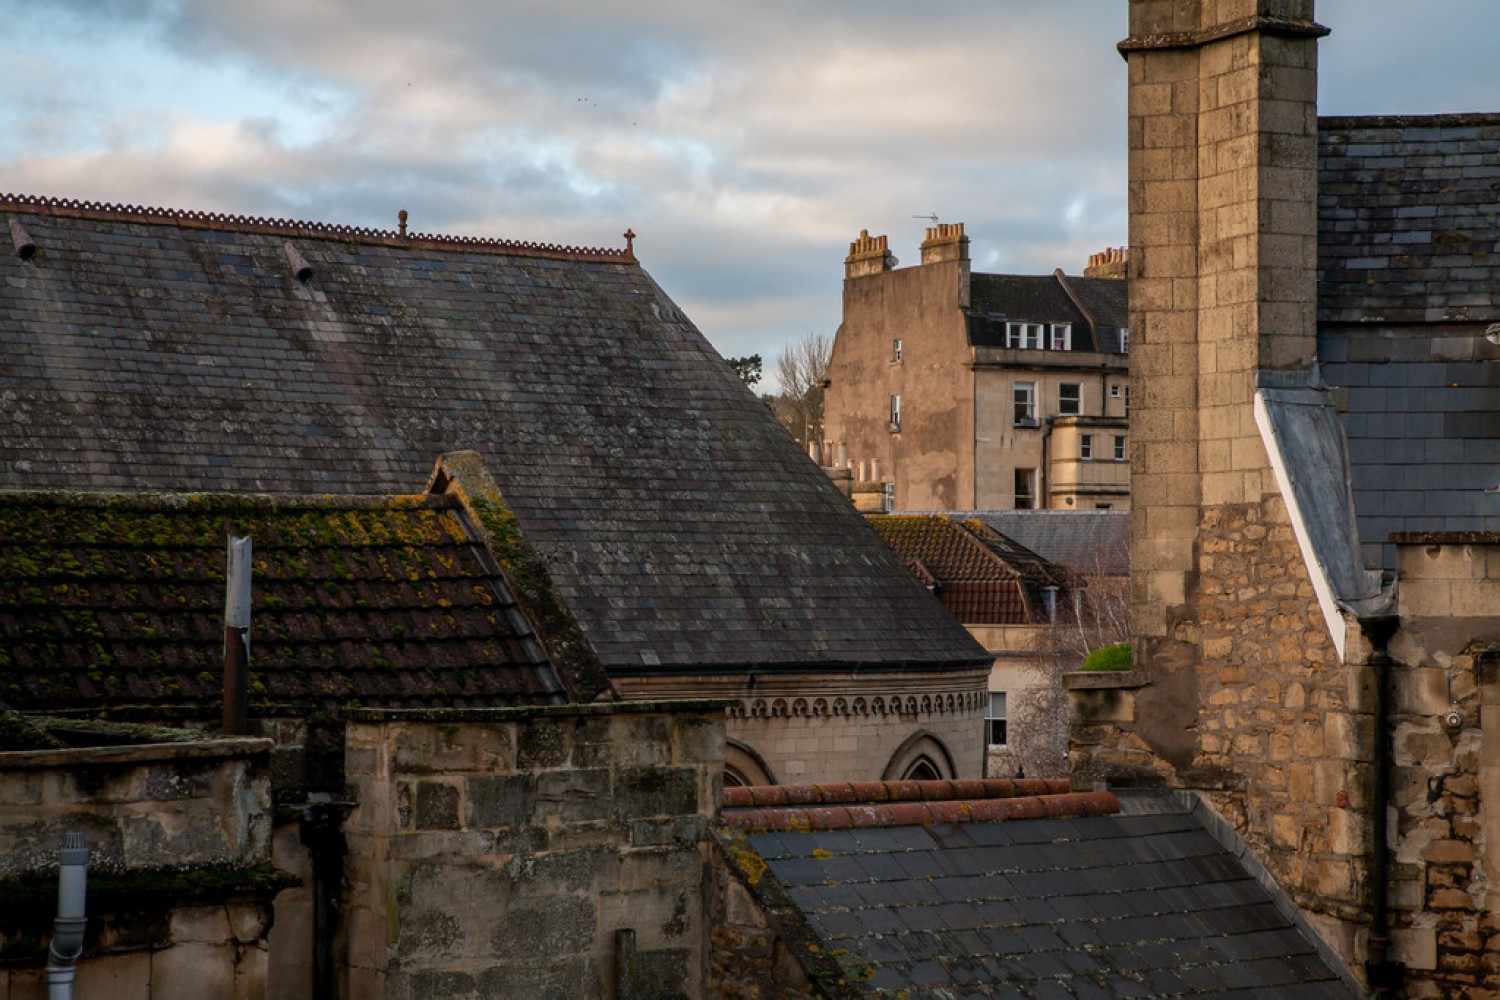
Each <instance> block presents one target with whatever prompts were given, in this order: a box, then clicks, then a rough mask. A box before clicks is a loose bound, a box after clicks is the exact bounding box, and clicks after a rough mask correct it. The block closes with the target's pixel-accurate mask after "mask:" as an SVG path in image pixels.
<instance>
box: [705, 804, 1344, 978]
mask: <svg viewBox="0 0 1500 1000" xmlns="http://www.w3.org/2000/svg"><path fill="white" fill-rule="evenodd" d="M1115 794H1116V795H1118V796H1119V801H1120V805H1121V810H1120V812H1119V813H1118V814H1116V815H1087V814H1085V812H1084V811H1083V810H1069V809H1067V808H1062V809H1060V810H1059V811H1058V813H1057V814H1054V815H1057V816H1058V818H1034V819H1010V820H1005V821H1001V822H937V823H930V824H928V825H920V824H902V825H894V826H853V827H851V826H845V827H844V828H840V829H829V830H807V829H800V830H782V831H777V832H751V833H748V834H745V835H743V836H742V839H740V840H738V841H734V842H732V844H731V850H730V854H731V857H735V858H736V860H737V861H738V863H739V866H740V868H741V870H742V871H744V870H747V869H748V870H750V871H755V870H757V866H756V865H755V864H754V863H753V862H751V863H748V864H747V862H746V861H745V859H744V857H743V855H736V853H735V852H736V849H738V850H740V851H743V850H745V849H746V848H748V850H749V851H751V852H753V853H754V855H755V856H757V857H759V858H760V859H762V860H763V861H764V863H765V865H766V868H765V874H764V875H762V876H761V877H760V879H759V880H758V881H757V882H756V883H755V884H753V885H752V886H751V890H752V892H754V893H755V894H756V895H757V897H758V898H759V899H761V900H762V901H763V904H764V905H767V908H768V911H769V912H771V913H773V914H774V919H776V920H778V921H779V923H780V927H779V929H780V930H781V932H782V934H783V937H784V938H791V939H794V940H798V941H800V940H801V936H802V935H806V936H807V938H808V943H806V944H802V946H801V947H800V948H794V949H792V950H793V951H797V952H807V953H809V954H811V955H812V956H814V957H815V958H814V960H813V963H812V964H815V962H816V960H818V959H821V960H825V961H826V960H828V959H831V960H832V961H833V962H834V963H836V970H835V975H837V976H839V977H841V978H842V979H843V981H844V984H845V985H844V987H843V988H842V989H840V990H838V991H830V992H831V993H832V994H833V995H844V996H866V995H877V996H906V997H912V998H918V997H929V998H936V997H945V998H979V997H992V996H1021V997H1075V996H1076V997H1144V996H1151V997H1158V996H1243V997H1247V998H1249V997H1257V998H1260V997H1355V996H1358V995H1359V994H1358V992H1357V991H1356V989H1355V988H1354V987H1353V984H1352V982H1351V981H1350V980H1348V979H1347V978H1346V977H1347V975H1348V974H1347V972H1346V971H1345V970H1343V969H1342V967H1341V966H1339V964H1338V963H1337V961H1336V960H1335V959H1334V958H1333V957H1332V955H1331V953H1330V952H1328V951H1327V949H1326V947H1324V946H1322V945H1321V943H1320V942H1318V941H1317V939H1316V937H1315V936H1314V935H1313V934H1312V932H1311V930H1310V929H1309V928H1308V927H1307V925H1306V923H1305V922H1304V921H1303V920H1302V919H1301V917H1300V916H1298V915H1297V912H1296V908H1295V906H1294V905H1293V904H1292V903H1291V902H1290V901H1289V900H1288V899H1287V898H1286V897H1285V896H1284V895H1281V894H1280V892H1279V891H1278V890H1276V889H1275V888H1274V882H1272V880H1271V879H1270V877H1269V875H1266V874H1265V873H1264V872H1263V871H1262V870H1252V869H1251V868H1248V867H1247V865H1255V862H1254V860H1253V858H1250V857H1247V856H1246V854H1247V852H1244V848H1243V845H1242V844H1235V843H1231V842H1229V840H1227V839H1226V838H1233V833H1232V832H1230V831H1229V830H1228V828H1227V826H1224V825H1223V824H1222V822H1221V821H1218V820H1217V818H1216V817H1213V816H1212V815H1211V814H1206V813H1205V810H1206V807H1203V806H1202V805H1201V804H1195V803H1194V800H1192V799H1191V798H1190V797H1189V795H1188V794H1187V793H1181V792H1178V793H1172V792H1151V791H1133V790H1132V791H1118V792H1116V793H1115ZM1046 798H1047V796H1043V800H1045V799H1046ZM1034 815H1035V814H1034ZM726 817H728V813H727V812H726ZM1242 852H1244V853H1242ZM778 904H779V905H778ZM804 963H805V964H808V963H809V960H808V959H804ZM823 981H827V974H826V973H825V976H824V979H823Z"/></svg>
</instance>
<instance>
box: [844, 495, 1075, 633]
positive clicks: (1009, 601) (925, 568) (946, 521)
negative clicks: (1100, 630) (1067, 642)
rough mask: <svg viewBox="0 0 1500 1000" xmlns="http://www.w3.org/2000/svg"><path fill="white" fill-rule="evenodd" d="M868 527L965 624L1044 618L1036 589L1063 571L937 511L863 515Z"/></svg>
mask: <svg viewBox="0 0 1500 1000" xmlns="http://www.w3.org/2000/svg"><path fill="white" fill-rule="evenodd" d="M866 519H867V520H868V521H869V523H870V526H871V527H872V528H874V529H875V533H876V534H877V535H879V536H880V537H881V538H882V539H883V540H884V541H885V543H886V544H887V545H889V546H890V547H891V548H892V549H894V550H895V551H896V554H897V555H899V556H900V557H901V561H902V562H904V563H906V565H907V566H908V567H909V568H910V569H911V570H912V571H913V572H914V573H916V575H917V578H918V579H919V580H921V581H922V582H923V583H924V584H925V585H926V586H928V587H929V588H931V589H932V591H933V594H934V596H936V597H937V599H938V600H939V601H941V602H942V604H943V607H945V608H947V609H948V612H949V614H951V615H953V617H954V618H956V619H958V620H959V621H960V622H963V623H964V624H965V625H997V624H1014V625H1019V624H1028V623H1032V622H1045V621H1046V620H1047V618H1046V612H1045V610H1044V606H1043V603H1042V593H1041V591H1042V588H1043V587H1047V586H1054V587H1059V588H1061V587H1062V586H1064V585H1065V583H1066V580H1065V574H1063V573H1062V572H1060V571H1059V570H1057V569H1055V568H1054V567H1052V566H1049V565H1048V563H1047V561H1046V560H1044V559H1042V558H1041V557H1040V556H1038V555H1037V554H1036V553H1034V552H1031V551H1028V550H1027V549H1025V548H1024V547H1022V546H1020V545H1017V544H1016V543H1015V542H1013V541H1011V540H1010V539H1009V538H1006V537H1005V536H1003V535H1000V534H998V533H996V532H994V531H992V530H990V529H989V528H988V527H987V526H985V525H984V524H983V523H981V522H978V521H974V522H969V523H963V522H959V521H956V520H953V519H951V518H948V517H944V516H943V515H941V514H869V515H866Z"/></svg>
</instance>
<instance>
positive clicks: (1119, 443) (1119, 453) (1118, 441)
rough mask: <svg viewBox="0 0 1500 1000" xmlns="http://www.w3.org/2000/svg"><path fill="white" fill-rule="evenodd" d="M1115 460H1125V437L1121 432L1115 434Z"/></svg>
mask: <svg viewBox="0 0 1500 1000" xmlns="http://www.w3.org/2000/svg"><path fill="white" fill-rule="evenodd" d="M1115 461H1116V462H1123V461H1125V438H1124V437H1123V436H1121V435H1119V434H1116V435H1115Z"/></svg>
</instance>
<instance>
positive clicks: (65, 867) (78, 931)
mask: <svg viewBox="0 0 1500 1000" xmlns="http://www.w3.org/2000/svg"><path fill="white" fill-rule="evenodd" d="M58 860H59V864H58V868H57V919H56V920H54V921H53V922H52V943H51V944H50V945H48V946H47V1000H72V997H73V975H74V973H75V972H76V971H77V967H78V956H80V955H82V954H83V931H84V928H85V927H86V926H87V924H88V918H87V917H85V916H84V900H85V898H86V896H87V894H88V876H89V845H88V840H87V839H86V838H85V837H84V835H83V834H81V833H74V832H69V833H65V834H63V846H62V854H61V856H60V857H59V859H58Z"/></svg>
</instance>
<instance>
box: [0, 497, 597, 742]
mask: <svg viewBox="0 0 1500 1000" xmlns="http://www.w3.org/2000/svg"><path fill="white" fill-rule="evenodd" d="M226 530H232V531H233V532H235V533H236V534H239V535H248V536H250V538H251V543H252V546H253V570H252V602H251V607H252V626H251V640H250V651H251V663H250V675H251V679H252V686H251V698H250V701H251V705H252V714H255V715H285V714H294V715H307V714H308V713H310V712H314V711H336V710H337V709H338V708H340V707H342V706H345V705H365V706H369V707H382V708H423V707H448V706H455V705H457V706H484V707H490V706H507V705H537V704H551V703H555V702H558V701H562V700H565V699H566V697H567V692H566V690H565V686H564V684H563V683H562V682H561V681H560V679H559V677H558V676H557V674H556V672H555V671H554V670H553V668H552V667H551V666H550V665H549V663H548V660H547V657H546V653H545V651H544V650H543V648H542V646H541V645H540V644H539V643H538V641H537V639H536V638H535V636H534V634H533V631H532V628H531V626H530V624H529V623H528V621H527V618H526V616H525V613H524V611H523V609H521V608H520V607H518V606H517V603H516V601H515V599H514V597H513V596H512V593H511V591H510V589H509V588H508V587H507V585H506V583H505V581H504V580H503V578H502V577H501V575H500V573H499V571H498V569H497V567H496V566H495V565H494V563H493V561H492V560H491V559H489V558H488V557H487V555H486V550H485V548H484V546H483V543H482V542H481V541H479V540H477V538H476V535H477V532H476V531H475V528H474V526H473V525H472V522H470V521H468V519H467V517H466V515H465V512H464V510H463V508H462V505H461V503H460V502H459V500H458V498H457V497H454V496H412V497H400V498H376V497H338V498H301V499H297V498H286V497H282V498H275V499H272V498H267V497H222V496H219V497H212V496H201V495H198V496H195V495H134V496H110V495H102V494H89V495H80V494H66V493H6V492H0V700H3V702H5V703H8V704H9V705H10V706H11V707H13V708H15V709H18V710H22V711H31V712H37V711H42V712H47V711H59V710H69V711H84V712H95V711H100V710H104V709H109V710H114V711H118V710H121V709H124V708H128V707H133V708H140V709H146V710H149V714H150V715H151V717H169V716H177V715H182V716H186V717H193V716H196V715H208V716H210V717H216V715H217V713H218V711H219V709H220V705H221V703H222V702H221V697H222V695H221V692H222V676H223V648H224V586H225V584H224V577H225V561H226V552H225V549H226V544H225V542H226ZM591 693H592V692H590V694H591Z"/></svg>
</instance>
